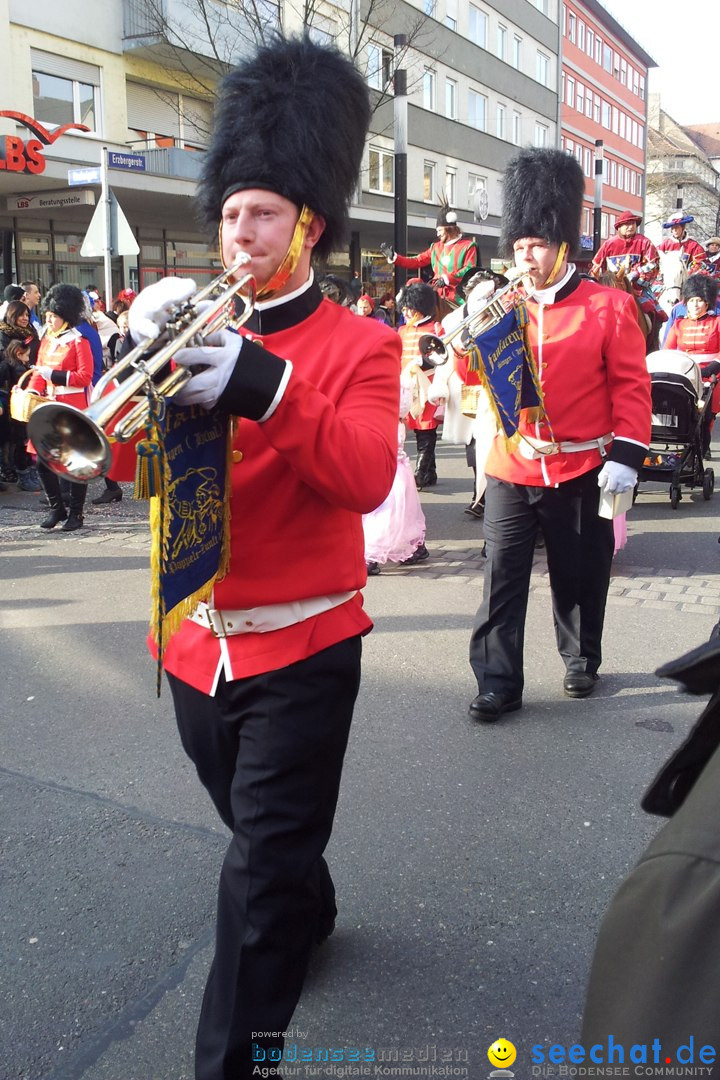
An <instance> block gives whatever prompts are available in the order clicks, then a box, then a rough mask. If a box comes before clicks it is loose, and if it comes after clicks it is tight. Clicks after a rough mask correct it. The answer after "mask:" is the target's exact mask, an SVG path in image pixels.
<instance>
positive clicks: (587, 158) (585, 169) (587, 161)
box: [583, 147, 592, 176]
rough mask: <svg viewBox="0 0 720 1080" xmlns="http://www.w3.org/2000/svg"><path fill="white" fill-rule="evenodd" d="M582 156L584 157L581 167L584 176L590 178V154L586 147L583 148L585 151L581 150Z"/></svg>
mask: <svg viewBox="0 0 720 1080" xmlns="http://www.w3.org/2000/svg"><path fill="white" fill-rule="evenodd" d="M583 154H584V155H585V165H584V167H583V172H584V173H585V175H586V176H592V152H591V151H590V150H588V149H587V147H585V149H584V150H583Z"/></svg>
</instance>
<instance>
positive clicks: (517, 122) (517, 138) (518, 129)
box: [512, 109, 522, 146]
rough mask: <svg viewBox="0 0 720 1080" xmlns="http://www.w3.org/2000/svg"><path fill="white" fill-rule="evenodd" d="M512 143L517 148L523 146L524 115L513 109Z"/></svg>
mask: <svg viewBox="0 0 720 1080" xmlns="http://www.w3.org/2000/svg"><path fill="white" fill-rule="evenodd" d="M512 141H513V142H514V143H515V145H516V146H520V145H521V144H522V113H519V112H517V110H516V109H513V114H512Z"/></svg>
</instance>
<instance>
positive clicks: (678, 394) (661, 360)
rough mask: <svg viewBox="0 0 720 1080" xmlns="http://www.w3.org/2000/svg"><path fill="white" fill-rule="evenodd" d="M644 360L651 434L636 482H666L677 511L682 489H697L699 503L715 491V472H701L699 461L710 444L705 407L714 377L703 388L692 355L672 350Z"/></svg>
mask: <svg viewBox="0 0 720 1080" xmlns="http://www.w3.org/2000/svg"><path fill="white" fill-rule="evenodd" d="M646 359H647V366H648V371H649V372H650V382H651V394H652V433H651V437H650V448H649V450H648V455H647V457H646V458H645V462H644V464H643V466H642V468H641V469H640V471H639V473H638V482H639V483H642V482H643V481H649V482H655V483H658V482H659V483H667V484H669V485H670V505H671V506H672V508H673V510H677V507H678V503H679V502H680V500H681V499H682V488H683V487H689V488H691V489H692V488H696V487H701V488H702V494H703V498H704V499H710V498H711V497H712V494H713V491H714V488H715V473H714V472H713V470H712V469H706V468H705V465H704V461H703V457H704V455H705V453H706V449H707V447H708V446H709V443H710V422H711V420H712V413H711V411H710V407H711V401H712V392H713V389H714V386H715V382H716V381H717V376H713V377H712V379H711V380H710V381H709V383H708V385H707V386H704V385H703V379H702V376H701V374H700V368H699V367H698V365H697V364H696V363H695V361H694V360H693V359H692V357H690V356H688V354H687V353H684V352H679V351H677V350H674V349H661V350H660V351H659V352H653V353H649V354H648V356H647V358H646Z"/></svg>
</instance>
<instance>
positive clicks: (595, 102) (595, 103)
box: [593, 94, 602, 124]
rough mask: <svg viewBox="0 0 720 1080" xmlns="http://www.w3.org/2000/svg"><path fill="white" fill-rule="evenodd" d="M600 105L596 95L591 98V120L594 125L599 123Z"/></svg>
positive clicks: (599, 99) (600, 101) (600, 99)
mask: <svg viewBox="0 0 720 1080" xmlns="http://www.w3.org/2000/svg"><path fill="white" fill-rule="evenodd" d="M601 105H602V98H599V97H598V96H597V94H596V95H595V97H594V98H593V120H594V121H595V123H596V124H599V123H600V107H601Z"/></svg>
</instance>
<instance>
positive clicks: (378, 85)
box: [367, 41, 393, 90]
mask: <svg viewBox="0 0 720 1080" xmlns="http://www.w3.org/2000/svg"><path fill="white" fill-rule="evenodd" d="M392 78H393V54H392V52H391V51H390V49H384V48H383V47H382V45H377V44H376V43H375V42H374V41H371V42H370V43H369V45H368V47H367V81H368V86H372V88H373V89H374V90H384V89H385V87H387V86H388V85H389V84H390V83H391V82H392Z"/></svg>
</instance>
